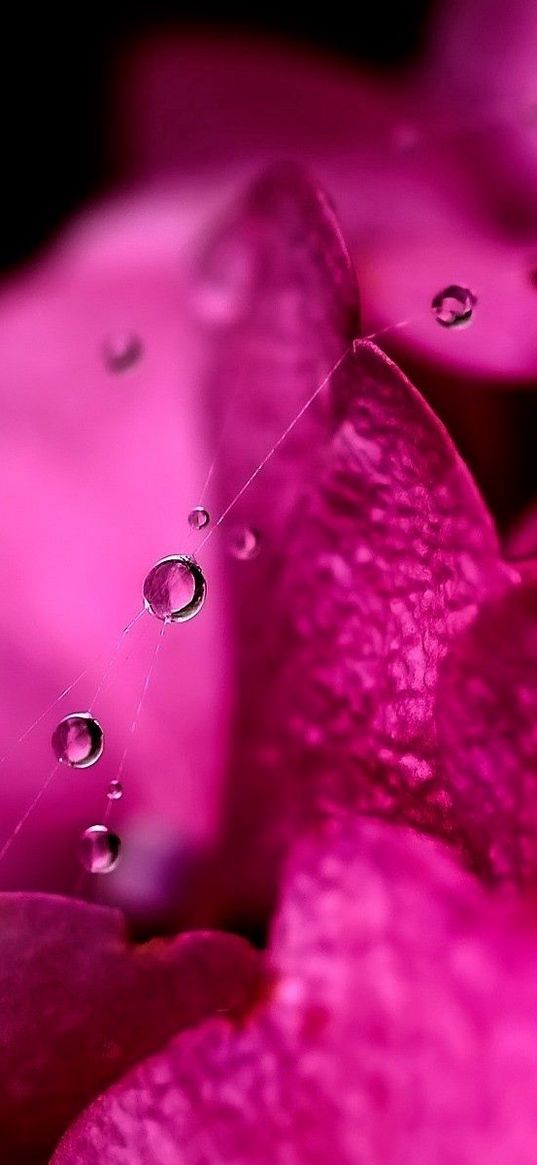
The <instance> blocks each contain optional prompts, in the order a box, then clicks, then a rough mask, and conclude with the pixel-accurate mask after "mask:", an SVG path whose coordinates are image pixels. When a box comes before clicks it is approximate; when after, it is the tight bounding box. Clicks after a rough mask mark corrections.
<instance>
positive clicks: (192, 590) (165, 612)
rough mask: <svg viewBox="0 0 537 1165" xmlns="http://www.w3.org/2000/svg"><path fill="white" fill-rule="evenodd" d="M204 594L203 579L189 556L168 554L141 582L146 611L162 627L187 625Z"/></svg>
mask: <svg viewBox="0 0 537 1165" xmlns="http://www.w3.org/2000/svg"><path fill="white" fill-rule="evenodd" d="M206 594H207V583H206V581H205V575H204V573H203V571H202V569H201V567H200V566H199V565H198V563H197V562H195V561H194V559H193V558H191V557H190V556H189V555H188V554H169V555H168V557H167V558H161V559H160V561H159V562H157V563H156V564H155V566H153V567H152V568H151V570H150V571H149V574H148V575H147V577H146V579H145V582H144V603H145V608H146V610H147V611H149V612H150V614H151V615H155V617H156V618H157V619H162V621H163V622H165V623H187V622H188V620H189V619H193V618H194V615H197V614H198V611H201V608H202V607H203V604H204V602H205V596H206Z"/></svg>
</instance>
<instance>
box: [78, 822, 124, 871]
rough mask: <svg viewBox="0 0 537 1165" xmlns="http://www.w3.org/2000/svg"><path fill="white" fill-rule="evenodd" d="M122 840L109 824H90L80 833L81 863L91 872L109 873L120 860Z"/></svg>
mask: <svg viewBox="0 0 537 1165" xmlns="http://www.w3.org/2000/svg"><path fill="white" fill-rule="evenodd" d="M120 850H121V841H120V839H119V837H118V835H117V833H112V830H111V829H108V826H107V825H90V826H89V827H88V829H85V830H84V831H83V833H81V835H80V842H79V857H80V864H81V866H83V867H84V869H85V870H87V871H88V873H89V874H109V873H110V872H111V870H113V869H115V867H116V866H117V863H118V861H119V855H120Z"/></svg>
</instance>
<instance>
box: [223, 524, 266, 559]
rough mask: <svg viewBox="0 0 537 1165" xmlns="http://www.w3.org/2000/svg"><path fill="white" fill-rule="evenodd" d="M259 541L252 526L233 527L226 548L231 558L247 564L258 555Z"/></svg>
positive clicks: (256, 532)
mask: <svg viewBox="0 0 537 1165" xmlns="http://www.w3.org/2000/svg"><path fill="white" fill-rule="evenodd" d="M260 546H261V539H260V534H259V531H258V530H255V529H254V527H253V526H235V528H234V529H233V530H231V531H230V533H229V539H228V547H229V553H230V554H231V555H232V556H233V558H238V559H240V561H241V562H247V561H249V560H250V559H252V558H256V557H257V555H258V554H259V550H260Z"/></svg>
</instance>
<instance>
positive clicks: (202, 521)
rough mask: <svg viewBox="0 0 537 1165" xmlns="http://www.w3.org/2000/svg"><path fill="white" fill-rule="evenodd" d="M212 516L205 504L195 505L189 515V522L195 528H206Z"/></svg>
mask: <svg viewBox="0 0 537 1165" xmlns="http://www.w3.org/2000/svg"><path fill="white" fill-rule="evenodd" d="M210 520H211V516H210V514H209V511H208V510H206V509H205V507H204V506H194V509H193V510H191V511H190V513H189V515H188V524H189V526H192V529H193V530H204V529H205V527H206V526H208V525H209V522H210Z"/></svg>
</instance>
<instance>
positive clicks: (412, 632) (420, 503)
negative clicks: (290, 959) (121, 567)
mask: <svg viewBox="0 0 537 1165" xmlns="http://www.w3.org/2000/svg"><path fill="white" fill-rule="evenodd" d="M331 391H332V396H333V400H334V403H335V409H336V412H337V413H338V415H339V416H340V417H343V416H344V417H345V420H342V422H341V424H340V427H339V429H338V431H337V432H336V434H335V436H334V438H333V440H332V443H331V444H330V445H329V447H328V449H327V451H326V455H325V458H324V461H323V463H322V466H321V470H320V473H319V474H318V476H317V478H316V479H314V480H313V481H312V484H311V486H310V487H309V489H308V490H307V493H306V496H305V498H304V500H303V501H302V502H301V504H300V506H299V508H298V510H297V511H296V514H295V518H294V521H293V525H292V529H290V531H289V534H288V537H287V539H286V556H287V561H286V568H285V574H284V577H283V580H282V584H281V589H280V593H279V595H278V606H279V609H280V610H281V611H282V612H283V613H284V614H283V618H282V620H281V622H280V624H278V625H277V626H276V627H275V628H272V642H273V652H274V656H273V658H274V660H275V665H274V668H273V685H272V689H271V691H270V693H269V696H268V698H267V700H266V701H265V702H264V704H262V705H261V706H260V707H259V708H258V711H257V717H256V719H255V720H252V738H253V740H254V752H253V760H251V761H250V763H249V764H248V765H247V766H246V771H247V772H248V773H250V772H251V770H252V766H253V764H255V766H256V767H257V769H258V771H259V774H260V776H259V777H258V780H260V779H263V780H264V781H265V788H266V790H267V794H266V796H267V800H268V797H269V794H270V797H271V798H274V796H275V789H276V790H277V788H278V782H279V780H281V782H282V783H283V782H284V787H283V793H284V795H285V797H286V801H285V802H284V804H285V808H286V810H287V817H286V820H287V822H289V820H292V821H293V820H294V821H295V822H296V817H297V815H298V817H299V818H300V819H303V818H304V817H306V818H307V817H308V816H310V815H312V814H314V815H315V814H318V813H322V814H329V815H333V814H337V813H339V812H341V811H342V810H345V809H350V808H352V809H355V810H359V811H361V812H366V813H380V814H382V815H388V816H390V817H395V818H396V819H398V820H406V821H411V822H413V823H414V824H417V825H419V826H420V827H421V828H423V829H426V830H432V831H435V832H438V831H439V832H440V833H441V834H442V835H444V836H448V835H450V834H451V832H452V831H453V820H452V814H451V806H450V799H449V794H448V789H447V788H446V785H445V783H444V782H443V781H442V779H441V776H440V775H439V772H438V750H437V741H436V726H435V708H434V697H435V686H436V680H437V672H438V665H439V662H440V660H441V658H442V657H443V655H444V654H445V652H446V650H447V649H448V646H449V644H450V642H451V640H452V639H453V638H454V637H455V636H456V635H458V634H459V633H460V632H461V630H462V629H463V628H464V627H465V626H466V625H467V624H468V623H469V622H470V621H471V620H472V619H473V617H474V616H475V613H476V610H477V607H478V605H479V604H480V603H481V602H482V601H483V600H484V599H486V598H487V597H488V596H491V595H494V594H497V593H500V592H501V591H502V590H503V589H504V588H505V587H506V586H508V585H510V583H511V580H512V577H513V576H512V574H511V572H510V570H509V569H508V568H506V567H505V566H504V565H503V564H502V562H501V560H500V552H499V546H498V540H497V536H496V533H495V530H494V528H493V525H492V522H491V519H490V517H489V515H488V513H487V511H486V509H485V506H484V504H483V502H482V500H481V498H480V496H479V494H478V493H477V490H476V487H475V485H474V483H473V481H472V479H471V476H470V474H469V473H468V471H467V469H466V467H465V466H464V464H463V462H462V461H461V459H460V458H459V456H458V454H457V453H456V450H455V449H454V447H453V444H452V442H451V441H450V439H449V437H448V435H447V433H446V431H445V430H444V428H443V426H442V425H441V423H440V422H439V421H438V419H437V418H436V417H435V416H434V414H433V413H432V412H431V410H430V408H429V407H428V406H427V405H426V403H425V402H424V401H423V400H422V398H421V397H420V396H419V394H418V393H417V391H416V390H415V389H414V388H413V387H412V385H411V384H410V383H409V382H408V380H406V378H405V377H404V376H403V375H402V373H401V372H399V370H398V369H397V368H396V367H395V365H393V364H392V363H391V361H389V360H388V359H387V357H386V356H385V355H384V354H383V353H381V352H380V351H379V350H378V349H377V348H375V347H374V346H373V345H371V344H368V343H357V344H356V345H355V348H354V351H353V353H352V354H350V355H349V356H348V357H347V358H346V359H345V361H344V362H343V364H342V365H341V367H340V369H339V370H338V371H337V372H336V373H335V374H334V376H333V377H332V381H331ZM280 829H281V817H280V818H278V819H277V820H275V819H274V816H272V817H271V815H270V810H269V808H267V811H266V812H265V813H261V814H260V815H258V816H257V818H253V819H252V826H251V836H252V837H253V838H255V843H256V844H257V845H258V844H259V832H261V834H262V835H263V831H265V833H266V834H267V835H268V836H271V831H272V836H273V835H274V833H275V832H276V831H278V833H279V831H280ZM248 853H249V851H245V850H244V849H242V850H241V851H240V852H239V853H238V855H237V856H236V857H235V861H236V862H237V863H240V862H241V860H243V861H247V860H248ZM249 860H250V862H251V865H252V866H253V864H254V860H255V859H254V856H253V852H252V853H251V854H250V855H249ZM264 865H266V863H265V864H264ZM245 880H246V881H247V879H245V878H244V874H243V882H244V881H245ZM238 881H239V879H238Z"/></svg>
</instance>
